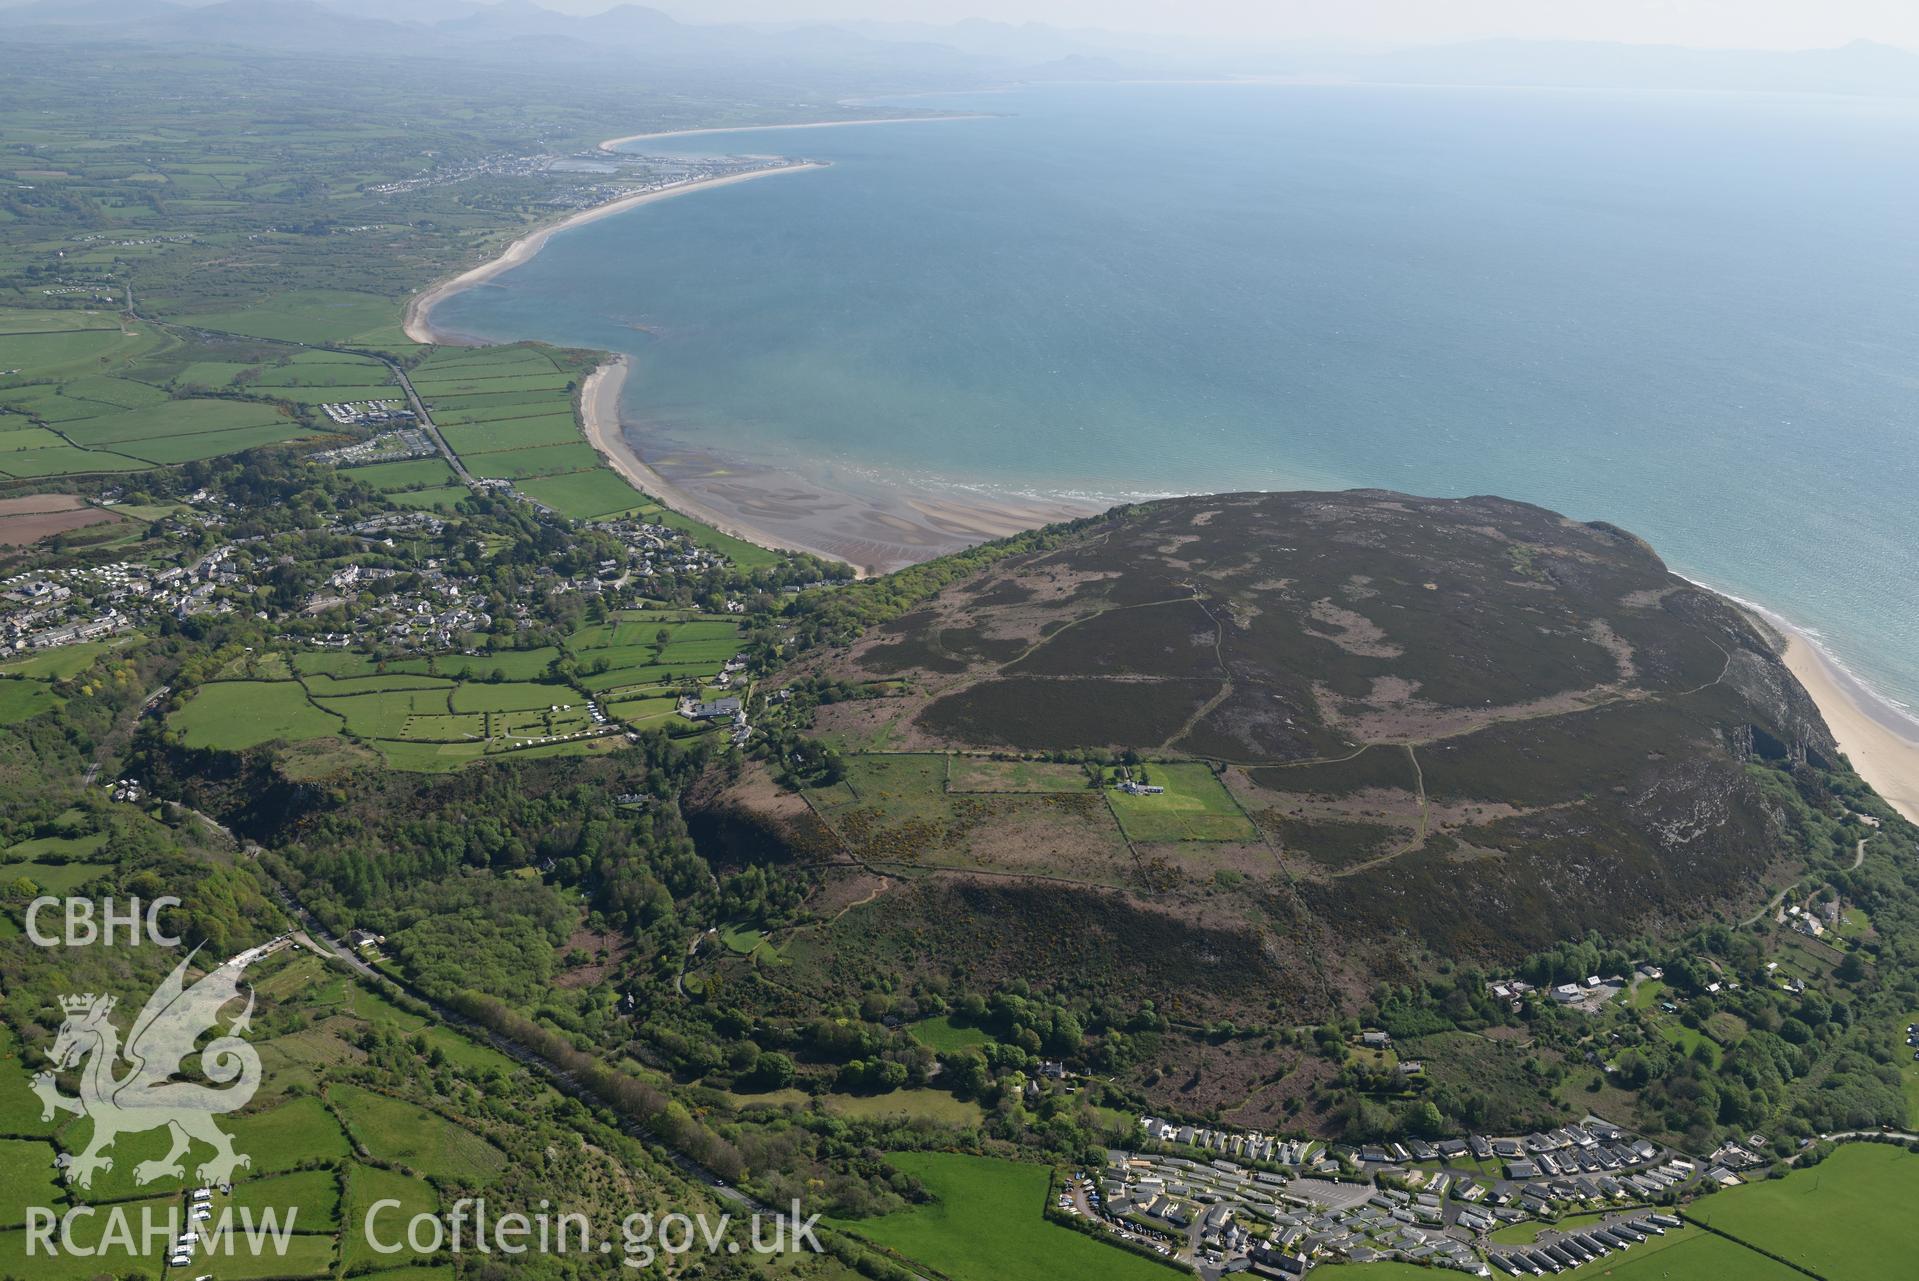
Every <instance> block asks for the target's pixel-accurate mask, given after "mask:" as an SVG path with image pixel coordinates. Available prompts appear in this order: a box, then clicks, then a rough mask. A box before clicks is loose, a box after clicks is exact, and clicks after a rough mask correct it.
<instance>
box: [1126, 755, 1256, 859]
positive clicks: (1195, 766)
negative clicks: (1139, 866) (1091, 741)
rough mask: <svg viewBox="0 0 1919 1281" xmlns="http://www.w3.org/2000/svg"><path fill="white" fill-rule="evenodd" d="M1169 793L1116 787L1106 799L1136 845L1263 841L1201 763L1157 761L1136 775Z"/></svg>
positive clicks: (1217, 778) (1136, 771)
mask: <svg viewBox="0 0 1919 1281" xmlns="http://www.w3.org/2000/svg"><path fill="white" fill-rule="evenodd" d="M1142 773H1143V774H1145V775H1146V780H1145V781H1146V782H1148V783H1149V784H1150V785H1152V786H1155V787H1163V788H1165V789H1166V790H1165V791H1164V792H1160V793H1156V794H1153V795H1149V796H1135V795H1132V794H1130V793H1127V792H1122V791H1120V790H1119V789H1118V788H1117V787H1110V788H1107V789H1106V800H1107V802H1108V803H1109V804H1110V805H1112V807H1113V814H1114V816H1115V817H1117V818H1118V819H1119V825H1120V828H1121V830H1123V831H1124V832H1125V833H1126V835H1127V836H1128V837H1130V838H1132V839H1133V840H1135V841H1252V840H1257V839H1259V833H1258V831H1257V830H1255V829H1254V827H1253V824H1252V821H1251V820H1249V819H1248V818H1247V817H1246V815H1245V814H1244V813H1242V812H1241V810H1240V808H1239V806H1238V805H1237V804H1236V803H1235V802H1234V800H1233V798H1232V795H1231V794H1230V793H1228V792H1227V790H1226V786H1225V784H1223V783H1221V782H1220V781H1219V777H1218V776H1217V775H1215V774H1214V773H1213V770H1212V767H1211V766H1209V765H1203V764H1200V763H1199V762H1196V761H1154V762H1152V763H1151V764H1149V765H1146V766H1144V767H1143V768H1142V769H1138V770H1135V771H1134V775H1135V777H1136V778H1137V777H1138V776H1139V775H1140V774H1142Z"/></svg>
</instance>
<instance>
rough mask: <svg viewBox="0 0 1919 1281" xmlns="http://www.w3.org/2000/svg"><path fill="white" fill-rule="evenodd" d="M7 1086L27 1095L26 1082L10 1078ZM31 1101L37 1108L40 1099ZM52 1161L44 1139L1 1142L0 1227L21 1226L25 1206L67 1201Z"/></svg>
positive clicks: (25, 1216) (24, 1217)
mask: <svg viewBox="0 0 1919 1281" xmlns="http://www.w3.org/2000/svg"><path fill="white" fill-rule="evenodd" d="M7 1087H8V1088H9V1089H18V1090H19V1091H20V1092H21V1093H22V1094H25V1093H26V1092H27V1091H26V1082H25V1081H18V1082H16V1081H14V1080H12V1079H11V1078H10V1077H9V1079H8V1080H7ZM29 1097H30V1098H31V1096H29ZM32 1102H33V1105H34V1107H35V1109H38V1107H39V1100H38V1099H32ZM36 1115H37V1111H36ZM53 1158H54V1147H53V1144H51V1143H49V1142H48V1141H47V1140H45V1139H0V1228H17V1227H20V1226H21V1225H22V1224H24V1223H25V1222H26V1221H27V1207H28V1206H33V1205H40V1206H48V1207H54V1206H59V1205H60V1204H61V1203H62V1202H64V1201H65V1200H66V1188H65V1187H64V1186H63V1185H62V1184H61V1182H60V1177H59V1171H57V1170H55V1169H54V1168H53Z"/></svg>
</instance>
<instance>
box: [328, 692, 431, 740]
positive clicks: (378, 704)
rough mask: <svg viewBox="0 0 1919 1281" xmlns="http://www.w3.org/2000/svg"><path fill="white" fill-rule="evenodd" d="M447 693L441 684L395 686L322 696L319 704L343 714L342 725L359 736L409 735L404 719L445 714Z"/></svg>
mask: <svg viewBox="0 0 1919 1281" xmlns="http://www.w3.org/2000/svg"><path fill="white" fill-rule="evenodd" d="M449 695H450V691H449V690H447V689H445V688H436V689H396V690H383V691H381V692H379V693H373V694H345V695H342V696H340V697H338V698H322V699H320V700H319V704H320V706H322V707H324V708H326V709H327V710H328V711H330V712H333V713H334V714H335V715H338V716H341V717H344V718H345V720H346V727H347V728H348V729H349V730H351V731H352V732H353V733H355V734H358V735H359V736H360V737H362V738H410V737H412V735H411V734H409V733H408V732H407V723H408V722H409V721H411V720H412V719H413V718H414V717H416V716H445V715H447V714H448V712H449V710H450V709H449V707H448V705H447V700H448V697H449Z"/></svg>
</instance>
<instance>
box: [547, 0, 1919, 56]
mask: <svg viewBox="0 0 1919 1281" xmlns="http://www.w3.org/2000/svg"><path fill="white" fill-rule="evenodd" d="M544 2H545V3H547V4H548V5H549V7H552V8H559V9H566V10H568V11H572V12H594V11H597V10H599V9H602V8H606V7H607V3H608V0H544ZM641 2H642V3H645V2H648V0H641ZM650 2H651V3H652V4H653V5H654V7H656V8H660V9H664V10H666V11H668V12H670V13H672V14H673V15H674V16H675V17H677V18H679V19H680V20H681V21H684V22H733V21H791V20H797V19H823V20H833V19H852V18H864V19H879V20H911V21H921V22H934V23H946V22H954V21H957V20H959V19H962V18H987V19H991V20H994V21H999V22H1014V23H1018V22H1028V21H1031V22H1044V23H1049V24H1052V25H1055V26H1067V27H1073V26H1084V27H1101V28H1104V29H1106V30H1109V31H1149V32H1169V33H1171V32H1177V33H1180V34H1184V35H1188V36H1203V37H1235V38H1245V37H1249V36H1250V37H1255V38H1258V39H1260V40H1262V41H1274V42H1279V41H1287V40H1327V39H1330V40H1339V41H1359V42H1379V43H1387V44H1427V43H1434V42H1441V41H1449V40H1475V39H1482V38H1486V37H1492V36H1513V37H1521V38H1525V39H1543V40H1624V41H1631V42H1635V43H1650V44H1685V45H1695V46H1701V47H1709V48H1748V49H1762V48H1763V49H1805V48H1817V47H1826V46H1832V45H1839V44H1844V43H1847V42H1849V41H1852V40H1857V39H1870V40H1880V41H1884V42H1886V43H1888V44H1899V45H1904V46H1907V47H1909V48H1919V0H650Z"/></svg>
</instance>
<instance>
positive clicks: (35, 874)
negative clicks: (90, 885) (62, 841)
mask: <svg viewBox="0 0 1919 1281" xmlns="http://www.w3.org/2000/svg"><path fill="white" fill-rule="evenodd" d="M110 870H112V869H111V867H110V865H108V864H105V863H38V862H27V863H11V862H9V863H0V876H4V877H5V878H6V879H7V881H8V882H9V883H11V882H13V881H17V880H21V879H23V878H24V879H26V880H29V881H32V882H33V883H34V884H35V885H37V886H39V887H40V892H41V893H42V894H71V893H73V891H75V890H77V889H79V888H80V887H81V886H82V885H85V884H86V883H87V882H88V881H91V880H92V879H93V878H94V877H96V876H99V875H100V874H101V873H103V872H107V871H110Z"/></svg>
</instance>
